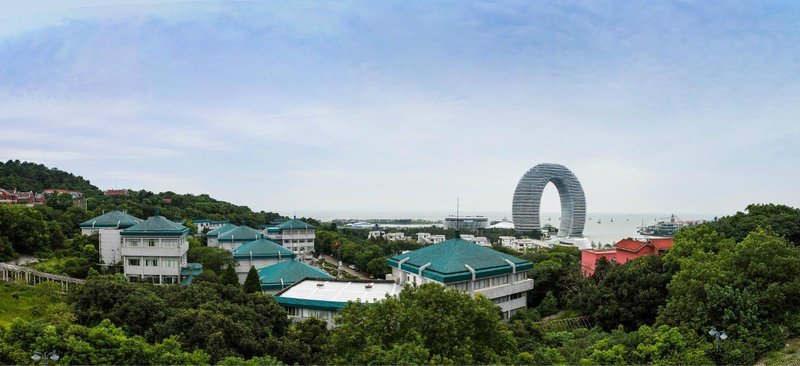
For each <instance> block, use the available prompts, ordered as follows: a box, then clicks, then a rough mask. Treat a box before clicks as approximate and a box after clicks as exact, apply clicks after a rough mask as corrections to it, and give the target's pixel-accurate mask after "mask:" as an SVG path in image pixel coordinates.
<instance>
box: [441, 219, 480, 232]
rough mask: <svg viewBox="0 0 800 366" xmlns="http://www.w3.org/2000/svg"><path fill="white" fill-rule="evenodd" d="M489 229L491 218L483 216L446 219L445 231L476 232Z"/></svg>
mask: <svg viewBox="0 0 800 366" xmlns="http://www.w3.org/2000/svg"><path fill="white" fill-rule="evenodd" d="M488 227H489V218H487V217H483V216H448V217H445V219H444V229H445V230H463V231H476V230H478V229H486V228H488Z"/></svg>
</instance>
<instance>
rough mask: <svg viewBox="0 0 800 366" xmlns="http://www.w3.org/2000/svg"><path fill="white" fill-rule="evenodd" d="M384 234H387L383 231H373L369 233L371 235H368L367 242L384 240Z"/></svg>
mask: <svg viewBox="0 0 800 366" xmlns="http://www.w3.org/2000/svg"><path fill="white" fill-rule="evenodd" d="M384 234H386V233H384V232H383V231H381V230H372V231H370V232H369V234H367V240H369V239H378V238H382V237H383V235H384Z"/></svg>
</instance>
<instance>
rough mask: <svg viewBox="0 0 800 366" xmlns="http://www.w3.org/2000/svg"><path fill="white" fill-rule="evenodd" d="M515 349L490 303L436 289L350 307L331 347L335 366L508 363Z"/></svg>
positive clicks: (406, 291)
mask: <svg viewBox="0 0 800 366" xmlns="http://www.w3.org/2000/svg"><path fill="white" fill-rule="evenodd" d="M515 348H516V346H515V341H514V338H513V336H512V334H511V332H510V331H509V330H507V329H506V328H505V326H504V325H503V323H501V322H500V314H499V312H498V310H497V308H496V307H495V306H494V305H493V304H492V302H491V301H489V300H488V299H486V298H484V297H482V296H479V297H477V298H476V299H473V298H472V297H471V296H470V295H469V294H467V293H463V292H458V291H455V290H446V289H445V288H444V287H443V286H439V285H435V284H425V285H422V286H420V287H419V288H416V287H406V288H405V289H403V291H402V292H401V293H400V295H399V296H398V297H396V298H387V299H385V300H383V301H381V302H378V303H376V304H374V305H371V306H360V305H357V304H349V305H348V306H347V307H345V309H344V310H342V312H341V318H340V319H339V320H338V321H337V328H336V329H335V330H334V331H333V334H332V335H331V343H330V351H331V352H333V355H332V361H333V363H334V364H368V363H369V364H379V365H397V364H405V365H408V364H427V363H432V364H459V365H471V364H489V363H508V361H510V360H511V357H512V354H513V351H514V349H515Z"/></svg>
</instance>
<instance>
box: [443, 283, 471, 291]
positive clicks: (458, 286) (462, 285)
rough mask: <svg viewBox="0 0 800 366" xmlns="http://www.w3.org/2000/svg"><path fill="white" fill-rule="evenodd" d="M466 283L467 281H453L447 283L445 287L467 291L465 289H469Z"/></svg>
mask: <svg viewBox="0 0 800 366" xmlns="http://www.w3.org/2000/svg"><path fill="white" fill-rule="evenodd" d="M468 285H469V282H458V283H453V284H450V285H447V287H449V288H453V289H456V290H458V291H467V290H469V286H468Z"/></svg>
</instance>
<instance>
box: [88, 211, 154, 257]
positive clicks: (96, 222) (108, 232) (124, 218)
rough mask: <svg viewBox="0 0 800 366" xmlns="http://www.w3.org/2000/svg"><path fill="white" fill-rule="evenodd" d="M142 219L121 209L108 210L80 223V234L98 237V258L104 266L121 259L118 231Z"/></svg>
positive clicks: (120, 241)
mask: <svg viewBox="0 0 800 366" xmlns="http://www.w3.org/2000/svg"><path fill="white" fill-rule="evenodd" d="M140 222H142V219H140V218H138V217H134V216H131V215H128V214H127V213H124V212H122V211H116V210H114V211H109V212H106V213H104V214H102V215H100V216H97V217H95V218H92V219H89V220H86V221H84V222H82V223H81V224H80V228H81V234H83V235H93V234H97V235H98V236H99V237H100V259H102V260H103V264H104V265H106V266H109V265H113V264H117V263H119V262H121V261H122V238H121V237H120V233H121V232H122V230H125V229H127V228H129V227H131V226H133V225H136V224H138V223H140Z"/></svg>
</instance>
